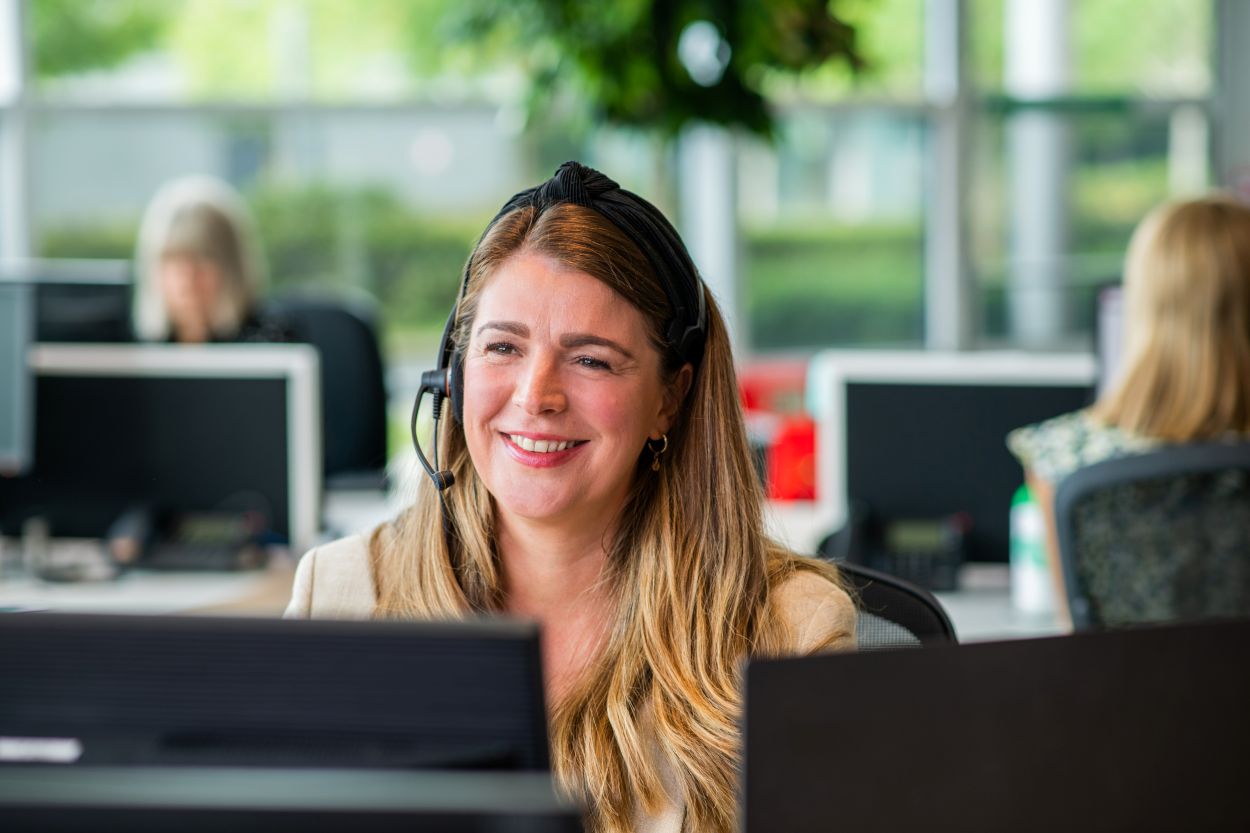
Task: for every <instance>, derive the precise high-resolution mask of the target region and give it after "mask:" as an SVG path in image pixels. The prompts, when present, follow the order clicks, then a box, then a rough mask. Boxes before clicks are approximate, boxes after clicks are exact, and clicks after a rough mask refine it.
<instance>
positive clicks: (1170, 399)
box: [1093, 195, 1250, 442]
mask: <svg viewBox="0 0 1250 833" xmlns="http://www.w3.org/2000/svg"><path fill="white" fill-rule="evenodd" d="M1124 291H1125V301H1126V316H1125V325H1126V326H1125V331H1126V336H1127V342H1126V345H1125V355H1124V372H1123V374H1122V375H1121V376H1120V382H1119V384H1118V385H1116V386H1115V387H1114V388H1112V389H1111V390H1110V391H1109V392H1108V393H1107V395H1106V396H1105V397H1104V399H1103V400H1101V401H1100V402H1098V404H1097V405H1096V406H1095V407H1094V411H1093V413H1094V414H1095V415H1096V416H1098V417H1100V418H1102V419H1103V420H1105V421H1106V422H1109V423H1111V424H1114V425H1118V426H1119V427H1120V428H1123V429H1124V430H1126V431H1131V432H1134V433H1137V434H1142V435H1144V436H1148V437H1156V438H1158V439H1162V440H1169V441H1172V442H1188V441H1192V440H1201V439H1214V438H1217V437H1219V436H1221V435H1223V434H1225V433H1229V432H1231V433H1238V434H1246V433H1250V207H1247V206H1246V205H1244V204H1242V203H1239V202H1236V201H1235V200H1233V199H1232V198H1231V197H1227V196H1221V195H1216V196H1211V197H1206V198H1204V199H1198V200H1191V201H1188V202H1179V203H1171V204H1167V205H1164V206H1162V207H1160V208H1158V209H1156V210H1155V211H1153V212H1151V213H1150V214H1149V215H1148V216H1147V217H1146V219H1144V220H1143V221H1142V222H1141V225H1139V226H1138V227H1137V230H1136V231H1135V232H1134V233H1133V239H1132V241H1131V242H1130V243H1129V249H1128V258H1127V261H1126V266H1125V276H1124Z"/></svg>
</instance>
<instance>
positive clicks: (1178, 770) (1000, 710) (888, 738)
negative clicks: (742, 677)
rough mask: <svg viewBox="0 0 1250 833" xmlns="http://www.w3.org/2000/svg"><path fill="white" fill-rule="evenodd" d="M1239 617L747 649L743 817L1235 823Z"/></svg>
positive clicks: (1248, 694) (992, 823)
mask: <svg viewBox="0 0 1250 833" xmlns="http://www.w3.org/2000/svg"><path fill="white" fill-rule="evenodd" d="M1248 655H1250V621H1244V620H1243V621H1233V622H1225V623H1217V624H1202V625H1184V626H1170V627H1154V628H1142V629H1135V630H1123V631H1117V632H1106V633H1094V634H1079V635H1075V636H1062V637H1053V638H1048V639H1032V640H1020V641H1015V642H998V643H987V644H981V645H964V646H959V647H947V648H934V649H927V650H921V651H897V652H879V653H867V654H847V655H832V656H817V657H805V658H799V659H781V660H766V661H760V662H752V663H751V664H750V665H749V666H748V668H747V672H746V728H745V755H746V762H745V767H744V770H745V778H744V781H745V784H744V790H743V794H744V802H745V807H744V820H745V825H744V830H745V831H746V833H761V832H762V831H773V830H786V831H791V833H806V831H817V830H819V831H826V830H961V831H969V833H978V831H1002V830H1012V831H1025V832H1026V833H1028V831H1039V832H1040V831H1055V830H1068V829H1077V830H1246V829H1250V802H1247V801H1246V800H1245V773H1246V763H1245V756H1246V750H1247V749H1248V748H1250V716H1247V710H1246V703H1248V702H1250V665H1247V663H1246V662H1245V657H1246V656H1248Z"/></svg>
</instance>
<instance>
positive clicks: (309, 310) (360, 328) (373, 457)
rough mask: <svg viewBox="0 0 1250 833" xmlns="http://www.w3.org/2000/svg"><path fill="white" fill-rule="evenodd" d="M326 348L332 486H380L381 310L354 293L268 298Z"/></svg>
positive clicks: (325, 425)
mask: <svg viewBox="0 0 1250 833" xmlns="http://www.w3.org/2000/svg"><path fill="white" fill-rule="evenodd" d="M267 307H268V308H269V309H272V310H274V311H276V312H280V313H281V314H282V315H283V316H285V317H286V318H287V319H288V320H290V321H291V323H292V324H293V325H294V327H295V329H296V330H297V332H298V333H299V336H300V338H301V339H302V340H303V341H306V342H308V343H309V344H311V345H313V346H314V347H316V348H317V350H318V352H319V353H320V354H321V398H322V403H323V405H322V430H323V432H324V434H325V447H324V456H323V460H324V461H325V477H326V487H327V488H336V487H337V488H353V487H363V486H372V487H374V488H381V486H382V479H383V470H384V469H385V466H386V382H385V378H384V376H383V368H382V355H381V352H380V351H379V349H378V332H377V320H376V314H375V312H374V310H373V308H372V305H371V304H368V303H366V302H364V301H362V300H359V299H354V298H339V297H331V296H323V295H317V296H304V295H297V296H290V297H284V298H281V299H279V300H277V301H273V302H271V303H270V304H267Z"/></svg>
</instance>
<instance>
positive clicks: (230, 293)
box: [134, 176, 265, 341]
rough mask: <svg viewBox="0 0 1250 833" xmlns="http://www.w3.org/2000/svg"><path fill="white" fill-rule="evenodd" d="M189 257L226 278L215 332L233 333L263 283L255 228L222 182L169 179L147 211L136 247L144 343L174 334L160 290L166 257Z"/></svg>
mask: <svg viewBox="0 0 1250 833" xmlns="http://www.w3.org/2000/svg"><path fill="white" fill-rule="evenodd" d="M171 256H184V257H190V258H194V259H196V260H202V261H206V262H208V263H211V264H212V265H213V266H215V267H216V268H217V271H218V273H219V274H220V275H221V278H222V286H221V294H220V295H219V296H218V300H217V307H216V309H214V310H213V311H212V315H211V317H210V322H209V323H210V325H211V327H212V331H213V334H214V335H217V336H224V337H229V336H232V335H234V333H236V332H237V331H238V329H239V327H240V326H241V325H242V324H243V321H244V320H245V319H246V318H247V316H248V313H250V312H251V310H252V307H253V306H254V305H255V303H256V298H257V296H258V295H259V294H260V291H261V287H262V285H263V284H264V277H265V275H264V268H263V265H262V263H261V260H260V256H259V251H258V246H257V242H256V232H255V226H254V224H253V222H252V216H251V213H250V212H249V211H248V209H247V205H246V204H245V203H244V202H243V199H242V198H241V197H240V196H239V194H238V192H237V191H235V190H234V189H233V188H231V187H230V186H229V185H227V184H226V183H224V182H222V181H221V180H218V179H214V178H213V177H208V176H193V177H185V178H183V179H176V180H174V181H172V182H169V183H166V184H165V185H164V186H162V187H161V189H160V190H159V191H158V192H157V193H156V196H155V197H153V198H152V201H151V202H150V203H149V204H148V208H147V211H146V212H145V213H144V215H143V224H142V226H141V227H140V230H139V242H138V244H137V246H136V251H135V264H136V272H137V273H136V286H135V299H134V323H135V332H136V334H138V336H139V337H140V338H141V339H144V340H145V341H163V340H165V339H167V338H168V337H169V333H170V324H169V314H168V312H167V310H166V306H165V300H164V298H163V296H162V294H161V287H160V280H159V277H160V269H161V261H162V260H164V259H165V258H166V257H171Z"/></svg>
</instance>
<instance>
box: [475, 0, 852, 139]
mask: <svg viewBox="0 0 1250 833" xmlns="http://www.w3.org/2000/svg"><path fill="white" fill-rule="evenodd" d="M837 6H838V4H837V3H833V2H829V0H616V2H611V3H587V2H579V0H465V2H464V3H463V4H462V6H461V7H460V9H459V10H458V11H457V12H456V15H457V18H458V19H459V21H460V25H459V28H460V31H461V37H462V38H463V39H464V40H465V41H468V42H494V43H499V42H500V41H499V40H496V39H498V38H501V37H502V43H503V44H505V45H506V47H505V48H507V49H508V50H509V51H512V52H514V53H515V54H517V55H518V56H519V57H520V61H521V65H522V66H523V68H524V70H525V75H526V77H527V79H528V80H529V85H530V103H531V107H533V108H534V109H536V110H547V109H549V108H550V107H551V105H552V104H553V103H557V102H563V103H568V102H581V103H584V104H585V105H586V106H587V107H588V108H589V111H590V115H591V118H592V120H593V121H594V122H596V123H607V124H612V125H617V126H624V127H634V128H646V129H653V130H658V131H660V132H661V133H663V134H666V135H669V136H675V135H676V134H677V133H678V131H680V130H681V128H682V127H683V126H685V125H686V124H688V123H690V122H693V121H702V122H711V123H716V124H722V125H726V126H734V127H741V128H745V129H747V130H749V131H751V132H753V133H757V134H760V135H764V136H770V135H772V128H773V117H772V112H771V110H770V108H769V106H768V104H767V102H766V101H765V98H764V95H763V89H762V87H761V81H762V79H763V77H764V74H765V73H768V72H770V71H772V72H778V71H780V72H789V73H795V72H802V71H805V70H811V69H815V68H817V67H820V66H823V65H825V64H826V63H829V62H832V61H840V62H843V63H846V64H848V65H850V66H851V67H855V68H858V67H859V66H861V64H862V59H861V58H860V56H859V53H858V51H857V49H856V42H855V30H854V29H853V28H851V27H850V26H849V25H847V23H846V22H845V21H844V20H842V19H841V18H840V17H838V15H837ZM696 21H706V22H710V23H711V24H713V25H714V26H715V27H716V29H717V30H718V31H719V33H720V37H721V38H722V39H723V40H724V41H726V42H727V43H728V45H729V46H730V47H731V49H730V51H729V53H728V54H725V55H723V56H722V60H723V61H724V62H726V63H727V65H726V66H725V67H724V70H723V74H721V75H719V77H716V78H711V77H709V78H707V79H704V80H701V81H696V80H695V78H694V77H693V76H692V73H691V72H690V71H689V70H688V69H687V67H686V65H685V64H683V61H682V59H681V58H680V57H679V49H678V46H679V42H680V39H681V37H682V34H683V32H684V31H685V30H686V28H687V27H688V26H690V25H691V24H693V23H695V22H696Z"/></svg>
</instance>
